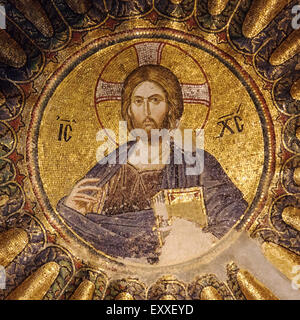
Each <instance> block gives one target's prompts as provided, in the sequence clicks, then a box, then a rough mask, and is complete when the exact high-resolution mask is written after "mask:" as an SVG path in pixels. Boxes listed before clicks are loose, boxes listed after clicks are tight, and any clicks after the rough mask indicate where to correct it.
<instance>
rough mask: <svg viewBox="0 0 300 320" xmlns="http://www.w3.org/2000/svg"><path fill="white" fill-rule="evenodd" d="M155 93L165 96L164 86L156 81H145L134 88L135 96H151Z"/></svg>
mask: <svg viewBox="0 0 300 320" xmlns="http://www.w3.org/2000/svg"><path fill="white" fill-rule="evenodd" d="M154 94H159V95H162V96H165V92H164V90H163V88H162V87H161V86H160V85H159V84H158V83H156V82H152V81H143V82H141V83H139V84H138V85H137V86H136V87H135V88H134V90H133V96H141V97H150V96H152V95H154Z"/></svg>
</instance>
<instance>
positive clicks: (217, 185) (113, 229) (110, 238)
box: [57, 142, 248, 262]
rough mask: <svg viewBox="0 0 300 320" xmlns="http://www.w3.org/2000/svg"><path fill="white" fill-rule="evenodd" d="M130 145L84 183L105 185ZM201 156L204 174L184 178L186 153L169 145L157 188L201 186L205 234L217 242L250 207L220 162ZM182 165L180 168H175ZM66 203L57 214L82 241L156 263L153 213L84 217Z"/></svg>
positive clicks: (98, 166) (96, 168) (114, 253)
mask: <svg viewBox="0 0 300 320" xmlns="http://www.w3.org/2000/svg"><path fill="white" fill-rule="evenodd" d="M134 144H135V142H129V143H128V144H126V145H123V146H121V147H120V148H118V149H116V150H115V151H114V152H113V153H111V154H110V155H108V156H107V157H106V158H105V159H103V160H102V161H100V162H99V163H97V164H96V165H95V166H94V167H93V168H92V169H91V170H90V171H89V172H88V173H87V174H86V175H85V177H83V179H85V178H99V179H100V180H99V183H98V186H99V187H102V186H104V185H105V184H106V183H107V182H109V180H110V179H111V178H112V177H113V176H114V175H115V174H116V173H117V172H118V171H119V170H120V168H121V166H122V163H125V161H126V160H127V154H128V151H129V150H132V149H131V147H132V146H133V145H134ZM201 153H202V156H203V157H204V169H203V171H202V173H201V174H199V175H187V174H186V173H187V169H188V168H189V167H192V166H191V165H188V164H187V162H186V161H185V159H186V153H185V156H184V154H183V152H182V150H181V149H180V148H178V147H177V146H176V145H174V144H171V148H170V163H169V164H167V165H166V166H165V167H164V169H163V176H162V183H161V190H163V189H178V188H190V187H196V186H201V187H202V188H203V196H204V203H205V207H206V213H207V220H208V225H207V227H205V228H204V229H203V231H204V232H210V233H212V234H213V235H214V236H215V237H217V238H221V237H222V236H224V235H225V234H226V233H227V232H228V231H229V230H230V229H231V228H232V227H233V226H234V225H235V224H236V222H237V221H238V220H239V219H240V218H241V216H242V215H243V213H244V211H245V210H246V208H247V206H248V204H247V202H246V201H245V200H244V199H243V194H242V193H241V191H240V190H239V189H238V188H237V187H236V186H235V185H234V184H233V182H232V181H231V180H230V179H229V177H228V176H227V175H226V173H225V172H224V170H223V169H222V167H221V165H220V164H219V163H218V161H217V160H216V159H215V158H214V157H213V156H212V155H211V154H209V153H208V152H206V151H204V150H197V153H196V154H198V155H200V154H201ZM191 155H193V156H195V154H191ZM115 157H116V159H117V161H116V163H117V164H109V160H110V159H113V158H115ZM178 159H182V161H179V160H178ZM180 162H181V164H177V163H180ZM64 200H65V198H63V199H61V200H60V201H59V202H58V205H57V211H58V212H59V213H60V215H61V216H62V217H63V218H64V220H65V222H66V223H67V224H68V225H69V226H70V227H71V228H72V229H73V230H74V231H75V232H76V233H77V234H78V235H79V236H80V237H81V238H83V239H84V240H86V241H88V242H89V243H91V244H92V245H93V246H94V247H95V248H96V249H98V250H100V251H102V252H104V253H106V254H108V255H111V256H115V257H122V258H126V257H134V258H140V257H146V258H149V262H151V261H152V262H155V261H157V259H158V256H159V245H158V237H157V234H156V231H155V230H154V229H153V227H154V226H155V217H154V212H153V210H152V209H145V210H140V211H135V212H125V213H122V214H118V215H114V216H110V215H103V214H98V213H93V212H91V213H88V214H86V215H85V216H84V215H82V214H81V213H79V212H77V211H75V210H73V209H71V208H69V207H67V206H66V205H65V204H64Z"/></svg>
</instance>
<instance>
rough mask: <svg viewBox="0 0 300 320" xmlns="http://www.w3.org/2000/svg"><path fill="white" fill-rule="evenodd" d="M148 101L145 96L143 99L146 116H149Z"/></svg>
mask: <svg viewBox="0 0 300 320" xmlns="http://www.w3.org/2000/svg"><path fill="white" fill-rule="evenodd" d="M150 113H151V112H150V103H149V100H148V99H147V98H146V99H145V114H146V116H149V115H150Z"/></svg>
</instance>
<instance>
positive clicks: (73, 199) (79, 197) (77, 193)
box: [65, 178, 102, 214]
mask: <svg viewBox="0 0 300 320" xmlns="http://www.w3.org/2000/svg"><path fill="white" fill-rule="evenodd" d="M97 182H99V179H98V178H87V179H83V180H81V181H79V182H78V183H77V184H76V185H75V186H74V188H73V190H72V191H71V193H70V194H69V196H68V197H67V198H66V200H65V205H66V206H67V207H69V208H71V209H74V210H76V211H78V212H80V213H82V214H85V213H87V212H86V208H87V206H88V205H89V204H95V203H97V202H98V200H99V198H95V197H94V196H91V195H88V194H86V192H90V191H96V192H99V191H101V190H102V188H101V187H97V186H95V185H93V184H95V183H97Z"/></svg>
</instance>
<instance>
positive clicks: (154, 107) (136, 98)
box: [128, 81, 168, 135]
mask: <svg viewBox="0 0 300 320" xmlns="http://www.w3.org/2000/svg"><path fill="white" fill-rule="evenodd" d="M167 113H168V104H167V98H166V94H165V92H164V90H163V88H162V87H161V86H160V85H159V84H157V83H155V82H151V81H144V82H141V83H140V84H138V85H137V86H136V87H135V89H134V90H133V93H132V96H131V105H130V107H129V110H128V114H129V116H130V117H131V120H132V124H133V127H134V128H135V129H144V130H145V131H146V132H147V134H148V135H149V134H150V132H151V129H162V127H163V123H164V120H165V118H166V115H167Z"/></svg>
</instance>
